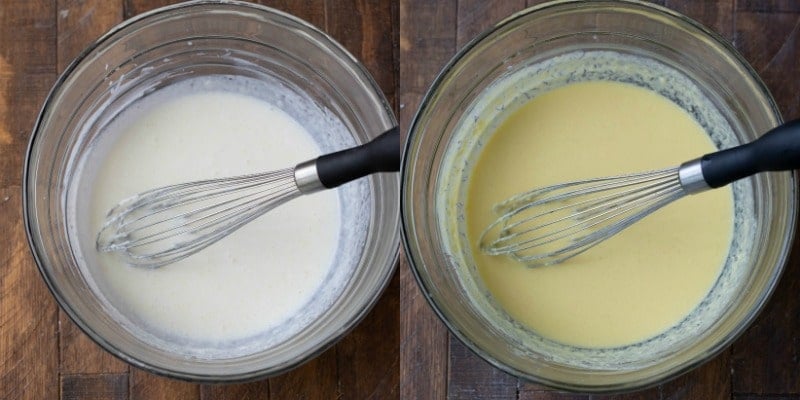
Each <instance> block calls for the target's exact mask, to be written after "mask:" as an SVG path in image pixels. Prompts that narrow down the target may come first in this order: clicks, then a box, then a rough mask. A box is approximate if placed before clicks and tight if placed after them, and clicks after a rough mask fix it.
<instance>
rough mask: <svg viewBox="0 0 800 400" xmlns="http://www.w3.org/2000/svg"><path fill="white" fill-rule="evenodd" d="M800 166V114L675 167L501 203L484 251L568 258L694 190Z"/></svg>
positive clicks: (534, 259) (544, 259) (538, 260)
mask: <svg viewBox="0 0 800 400" xmlns="http://www.w3.org/2000/svg"><path fill="white" fill-rule="evenodd" d="M796 168H800V120H796V121H792V122H788V123H786V124H783V125H781V126H778V127H777V128H774V129H772V130H771V131H769V132H767V133H766V134H764V135H763V136H761V137H760V138H758V139H757V140H755V141H753V142H751V143H748V144H745V145H741V146H737V147H733V148H730V149H727V150H722V151H718V152H715V153H710V154H706V155H704V156H702V157H700V158H698V159H695V160H692V161H688V162H685V163H683V164H681V165H680V166H678V167H675V168H667V169H663V170H658V171H652V172H643V173H635V174H629V175H620V176H612V177H606V178H596V179H588V180H581V181H574V182H567V183H561V184H557V185H553V186H547V187H543V188H538V189H534V190H531V191H529V192H526V193H521V194H518V195H515V196H512V197H511V198H509V199H507V200H505V201H503V202H501V203H498V204H497V205H496V206H495V208H494V210H495V212H496V213H497V214H499V217H498V218H497V219H496V220H495V221H494V222H492V223H491V224H489V226H488V227H487V228H486V229H485V230H484V231H483V232H482V234H481V237H480V239H479V243H478V244H479V246H480V249H481V251H483V252H484V253H485V254H490V255H507V256H510V257H512V258H513V259H515V260H517V261H519V262H521V263H524V264H526V265H528V266H531V267H535V266H544V265H552V264H557V263H560V262H562V261H564V260H566V259H569V258H571V257H574V256H576V255H578V254H580V253H583V252H584V251H586V250H588V249H590V248H592V247H593V246H595V245H597V244H599V243H600V242H602V241H604V240H606V239H608V238H610V237H611V236H613V235H615V234H617V233H618V232H620V231H622V230H623V229H625V228H627V227H628V226H630V225H632V224H633V223H635V222H637V221H639V220H641V219H642V218H644V217H646V216H647V215H649V214H651V213H653V212H654V211H656V210H658V209H660V208H661V207H664V206H665V205H667V204H669V203H671V202H673V201H675V200H678V199H680V198H681V197H683V196H686V195H688V194H695V193H700V192H703V191H706V190H708V189H712V188H718V187H721V186H725V185H727V184H729V183H731V182H734V181H736V180H739V179H741V178H744V177H747V176H750V175H753V174H755V173H758V172H764V171H784V170H791V169H796Z"/></svg>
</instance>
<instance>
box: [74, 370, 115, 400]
mask: <svg viewBox="0 0 800 400" xmlns="http://www.w3.org/2000/svg"><path fill="white" fill-rule="evenodd" d="M127 398H128V374H127V373H126V374H105V375H61V400H125V399H127Z"/></svg>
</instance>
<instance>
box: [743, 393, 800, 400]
mask: <svg viewBox="0 0 800 400" xmlns="http://www.w3.org/2000/svg"><path fill="white" fill-rule="evenodd" d="M732 399H733V400H800V395H756V394H737V395H735V396H733V397H732Z"/></svg>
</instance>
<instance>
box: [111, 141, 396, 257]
mask: <svg viewBox="0 0 800 400" xmlns="http://www.w3.org/2000/svg"><path fill="white" fill-rule="evenodd" d="M399 149H400V134H399V132H398V130H397V128H396V127H395V128H392V129H390V130H389V131H387V132H384V133H383V134H381V135H380V136H378V137H377V138H375V139H374V140H372V141H371V142H369V143H366V144H363V145H361V146H357V147H354V148H350V149H346V150H342V151H339V152H336V153H332V154H327V155H323V156H320V157H318V158H316V159H314V160H309V161H306V162H302V163H300V164H297V166H295V167H294V168H286V169H282V170H279V171H273V172H265V173H259V174H252V175H244V176H236V177H231V178H221V179H210V180H203V181H196V182H188V183H181V184H177V185H171V186H166V187H162V188H158V189H153V190H149V191H146V192H142V193H139V194H137V195H135V196H133V197H130V198H128V199H126V200H123V201H121V202H120V203H119V204H117V205H116V206H115V207H114V208H112V209H111V211H109V213H108V216H107V217H106V221H105V223H104V225H103V227H102V229H101V230H100V233H99V234H98V235H97V243H96V245H97V249H98V251H102V252H118V253H119V254H120V255H121V256H122V257H123V259H124V260H125V261H126V262H127V263H129V264H131V265H134V266H141V267H148V268H155V267H160V266H163V265H166V264H169V263H173V262H175V261H178V260H181V259H183V258H186V257H188V256H190V255H192V254H194V253H196V252H198V251H200V250H202V249H204V248H205V247H208V246H209V245H211V244H213V243H215V242H217V241H218V240H220V239H222V238H223V237H225V236H227V235H229V234H230V233H231V232H233V231H235V230H236V229H238V228H240V227H242V226H243V225H245V224H247V223H248V222H250V221H252V220H254V219H256V218H258V217H259V216H261V215H263V214H264V213H266V212H268V211H270V210H272V209H274V208H275V207H278V206H280V205H281V204H284V203H286V202H287V201H289V200H292V199H294V198H296V197H299V196H301V195H304V194H310V193H313V192H317V191H320V190H324V189H331V188H334V187H337V186H339V185H341V184H344V183H347V182H350V181H352V180H355V179H357V178H360V177H363V176H366V175H369V174H372V173H375V172H390V171H398V170H399V169H400V151H399Z"/></svg>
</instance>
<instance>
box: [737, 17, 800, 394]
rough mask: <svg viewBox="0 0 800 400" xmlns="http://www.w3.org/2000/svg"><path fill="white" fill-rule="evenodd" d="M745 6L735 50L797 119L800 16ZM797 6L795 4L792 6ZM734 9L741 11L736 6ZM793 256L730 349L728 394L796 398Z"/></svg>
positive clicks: (798, 331) (796, 264) (799, 324)
mask: <svg viewBox="0 0 800 400" xmlns="http://www.w3.org/2000/svg"><path fill="white" fill-rule="evenodd" d="M763 3H764V4H762V5H761V6H760V7H759V8H758V9H757V10H755V11H752V9H753V7H754V3H753V2H750V3H747V4H744V6H746V7H744V8H743V9H744V10H745V11H742V12H737V14H736V32H735V34H736V39H735V40H736V45H737V47H738V48H739V49H740V51H741V52H742V54H743V55H744V56H745V58H747V59H748V60H749V61H750V62H751V63H752V64H753V67H754V68H755V69H756V70H757V71H758V72H759V74H760V75H761V77H762V78H763V79H764V81H765V83H766V84H767V86H768V87H769V89H770V91H772V94H773V96H775V99H776V100H777V102H778V105H779V106H780V108H781V110H782V112H783V115H784V118H786V119H793V118H797V117H798V116H800V96H798V95H797V94H798V90H800V82H798V80H797V79H794V77H796V76H798V73H800V64H798V62H797V60H798V59H800V40H798V39H800V36H799V35H800V33H798V27H799V26H800V13H797V12H793V13H785V12H773V11H784V10H786V9H787V8H786V7H784V6H785V5H787V4H789V3H788V2H786V3H782V2H763ZM792 4H796V3H794V2H793V3H792ZM739 6H742V5H741V4H740V5H739ZM799 248H800V241H798V240H795V243H794V246H793V249H794V250H795V251H794V252H793V255H792V257H791V259H790V261H789V264H788V265H787V266H786V270H785V271H784V274H783V277H782V278H781V281H780V283H779V285H778V287H777V289H776V291H775V293H774V294H773V296H772V299H771V300H770V302H769V303H768V304H767V306H766V308H765V310H764V311H763V312H762V314H761V315H760V316H759V318H758V319H757V320H756V322H755V323H754V324H753V326H751V327H750V329H748V330H747V331H746V332H745V334H744V335H743V336H742V337H741V338H740V339H739V340H738V341H737V342H736V343H735V344H734V345H733V352H732V368H733V392H734V394H738V393H747V394H795V395H796V394H800V296H798V295H797V294H798V292H799V291H800V257H799V254H798V252H797V251H796V250H797V249H799Z"/></svg>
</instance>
